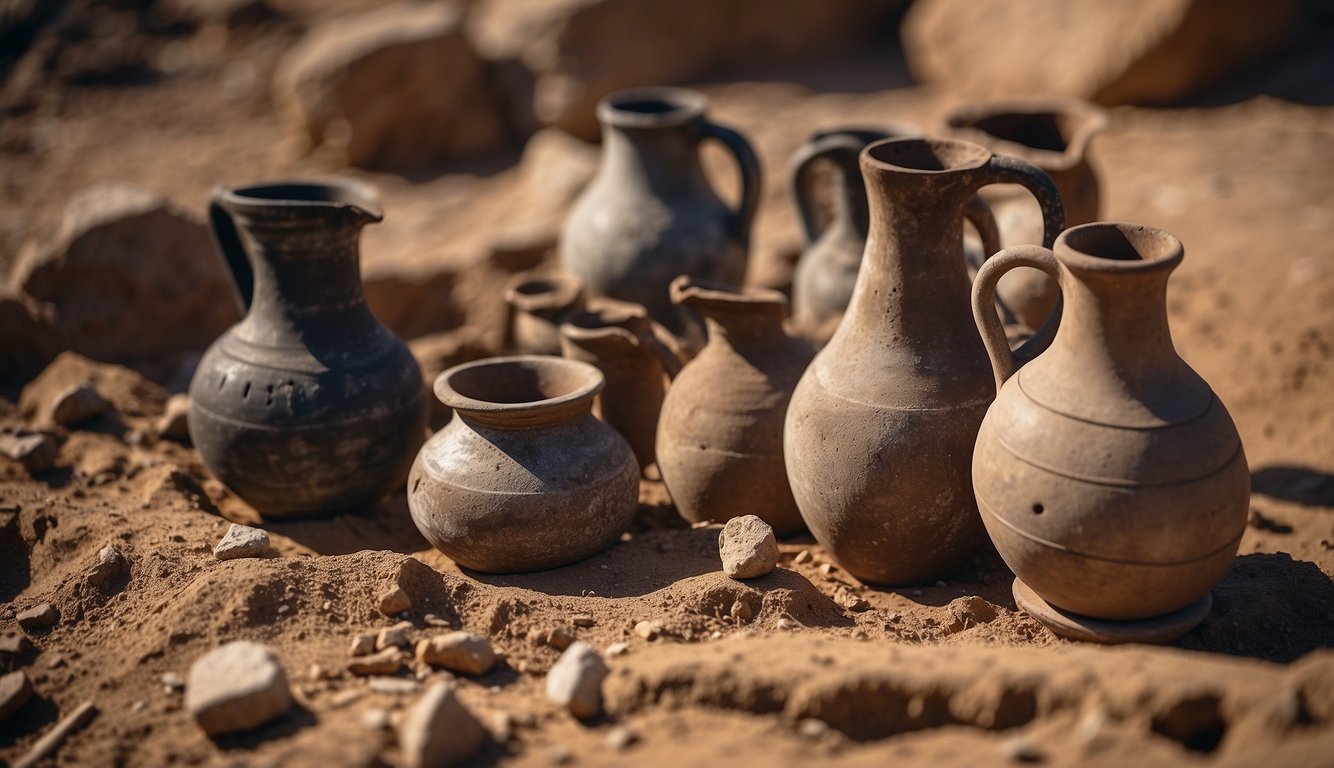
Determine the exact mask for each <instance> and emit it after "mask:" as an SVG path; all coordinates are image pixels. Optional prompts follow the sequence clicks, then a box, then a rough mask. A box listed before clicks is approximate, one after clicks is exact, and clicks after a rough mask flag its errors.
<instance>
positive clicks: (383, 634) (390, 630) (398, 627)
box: [375, 621, 412, 651]
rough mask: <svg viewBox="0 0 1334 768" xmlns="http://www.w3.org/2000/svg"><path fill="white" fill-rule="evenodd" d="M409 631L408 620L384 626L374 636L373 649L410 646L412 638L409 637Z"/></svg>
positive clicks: (410, 629)
mask: <svg viewBox="0 0 1334 768" xmlns="http://www.w3.org/2000/svg"><path fill="white" fill-rule="evenodd" d="M411 633H412V622H410V621H400V622H399V623H397V624H395V625H394V626H392V627H385V628H384V629H382V630H380V634H378V635H376V636H375V650H377V651H383V650H384V649H386V648H410V647H412V640H411V638H409V635H410V634H411Z"/></svg>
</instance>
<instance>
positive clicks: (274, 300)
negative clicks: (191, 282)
mask: <svg viewBox="0 0 1334 768" xmlns="http://www.w3.org/2000/svg"><path fill="white" fill-rule="evenodd" d="M209 216H210V224H211V225H212V230H213V237H214V240H215V242H216V243H217V246H218V250H219V251H221V253H222V255H223V257H224V259H225V260H226V262H227V266H228V268H229V269H230V271H231V274H232V277H233V278H234V280H235V283H236V287H237V292H238V294H239V296H240V299H241V303H242V306H243V309H244V311H245V313H246V314H245V317H244V318H243V319H242V320H241V322H239V323H237V324H236V325H235V326H233V327H232V328H231V329H230V330H228V331H227V332H226V333H224V334H223V335H222V336H221V337H219V338H218V340H217V341H215V342H214V343H213V345H212V346H211V347H209V349H208V351H207V352H206V353H205V354H204V357H203V359H202V360H201V361H200V363H199V368H198V369H197V370H196V371H195V375H194V379H193V381H191V383H190V415H189V425H190V438H191V440H192V441H193V442H194V444H195V447H196V448H198V449H199V453H200V456H201V457H202V458H203V460H204V463H205V465H207V466H208V468H209V470H210V471H212V472H213V474H214V475H216V476H217V478H218V479H219V480H221V481H222V482H223V483H224V484H225V485H226V486H227V487H228V488H229V489H231V490H232V491H233V492H234V493H235V494H236V495H237V496H239V497H241V498H242V499H244V500H245V501H246V503H248V504H250V505H251V506H252V507H254V508H255V510H256V511H258V512H259V513H260V514H262V515H265V516H271V517H286V516H293V515H308V514H319V513H330V512H337V511H341V510H349V509H359V508H364V507H366V506H369V505H371V504H373V503H375V501H376V500H377V499H379V498H380V497H381V496H383V495H384V494H385V492H387V491H388V490H389V489H390V488H392V487H393V486H395V485H396V484H398V483H401V482H402V480H403V476H404V473H405V472H406V471H407V468H408V464H409V463H410V462H411V461H412V456H413V454H415V453H416V451H417V447H418V446H419V445H421V441H422V437H423V436H424V434H425V432H424V430H425V427H426V410H427V408H426V406H427V403H426V397H425V391H424V388H423V387H422V380H421V372H420V370H419V369H418V367H417V362H416V360H414V359H413V358H412V355H411V354H410V353H409V352H408V348H407V346H406V345H404V344H403V342H402V341H400V340H399V339H398V338H397V337H396V336H394V335H393V334H392V333H390V332H389V331H388V330H387V329H385V327H384V326H382V325H380V323H379V322H378V321H376V319H375V317H374V316H373V315H371V312H370V309H369V308H367V306H366V301H365V299H364V298H363V296H362V286H361V273H360V268H359V264H358V250H357V241H358V238H359V236H360V232H361V228H362V227H363V226H365V225H366V224H369V223H371V222H376V221H379V220H380V218H381V214H380V212H379V211H378V209H377V208H376V206H375V204H374V203H373V202H372V196H371V194H370V193H369V191H368V190H366V189H364V188H362V187H360V186H358V185H354V184H351V183H328V184H305V183H298V182H291V183H278V184H269V185H263V186H253V187H243V188H239V189H225V188H222V187H219V188H218V189H217V190H215V191H214V193H213V198H212V203H211V205H210V209H209Z"/></svg>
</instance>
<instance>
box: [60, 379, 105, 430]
mask: <svg viewBox="0 0 1334 768" xmlns="http://www.w3.org/2000/svg"><path fill="white" fill-rule="evenodd" d="M110 408H111V403H108V402H107V399H106V398H105V397H102V394H101V393H100V392H98V391H97V387H95V386H93V383H92V382H91V381H83V382H80V383H78V384H75V385H74V386H72V387H69V388H68V389H65V390H63V391H61V392H59V393H57V394H56V397H55V399H54V400H53V401H52V402H51V420H52V421H54V422H55V423H57V424H59V425H61V426H64V427H69V426H74V425H76V424H82V423H83V422H85V421H88V420H89V419H95V418H97V417H98V416H101V415H102V414H104V413H106V412H107V410H108V409H110Z"/></svg>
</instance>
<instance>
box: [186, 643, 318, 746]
mask: <svg viewBox="0 0 1334 768" xmlns="http://www.w3.org/2000/svg"><path fill="white" fill-rule="evenodd" d="M291 706H292V692H291V690H290V689H289V688H288V686H287V673H285V672H284V671H283V668H282V665H281V664H279V663H278V660H277V659H276V658H275V657H274V655H273V653H272V652H271V651H270V650H269V649H268V648H267V647H266V646H264V645H262V644H260V643H254V642H250V641H248V640H236V641H233V642H230V643H227V644H226V645H223V646H220V647H218V648H215V649H213V650H212V651H209V652H208V653H206V654H204V655H203V656H202V657H200V658H199V659H198V660H197V661H195V663H194V664H192V665H191V666H190V682H189V684H188V685H187V686H186V689H185V708H186V709H187V710H189V712H190V714H192V715H194V718H195V722H197V723H198V724H199V727H200V728H202V729H204V733H207V734H208V735H209V736H220V735H222V734H226V733H234V732H236V731H247V730H250V729H251V728H255V727H257V726H260V725H263V724H264V723H267V722H269V721H270V720H273V719H274V718H276V717H279V716H281V715H282V714H283V713H285V712H287V710H288V709H289V708H291Z"/></svg>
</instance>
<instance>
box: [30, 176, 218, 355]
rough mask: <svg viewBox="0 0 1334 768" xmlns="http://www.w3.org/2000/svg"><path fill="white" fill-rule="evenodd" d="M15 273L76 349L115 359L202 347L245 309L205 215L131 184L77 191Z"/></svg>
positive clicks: (69, 344) (31, 244) (32, 245)
mask: <svg viewBox="0 0 1334 768" xmlns="http://www.w3.org/2000/svg"><path fill="white" fill-rule="evenodd" d="M11 282H12V287H13V288H14V289H17V290H21V291H22V292H23V293H25V294H27V295H28V296H31V297H33V298H34V299H37V300H39V301H41V302H46V303H47V304H49V305H51V306H52V308H53V310H52V311H53V315H52V323H53V324H54V326H55V328H56V330H57V331H58V333H59V334H60V335H61V337H62V338H64V339H65V340H66V342H67V343H68V346H69V348H70V349H73V350H74V351H76V352H79V353H80V354H84V355H87V356H89V357H92V358H95V359H97V360H105V361H109V362H133V361H141V360H146V359H149V358H154V357H158V356H161V355H164V354H170V353H178V352H184V351H188V350H195V349H202V348H203V347H205V346H207V345H208V344H209V342H211V341H213V339H214V338H216V337H217V336H218V335H219V334H220V333H222V332H223V331H224V330H226V329H227V327H228V326H229V325H231V324H232V323H233V322H235V321H236V319H237V318H238V311H237V307H236V301H235V299H234V298H233V291H232V287H231V283H230V281H229V279H228V277H227V275H226V272H225V268H224V267H223V265H222V261H221V260H220V259H219V258H218V257H217V255H216V254H215V253H214V250H213V244H212V243H211V242H210V240H209V234H208V229H207V228H206V227H205V226H204V224H203V222H202V221H201V220H200V219H199V218H198V217H197V216H195V215H193V214H189V213H186V212H185V211H183V210H181V209H178V208H177V207H175V206H174V205H172V204H171V203H170V202H169V201H167V200H166V199H165V198H163V197H160V196H158V195H155V194H153V193H151V192H147V191H145V190H142V189H138V188H135V187H129V186H124V185H106V186H99V187H94V188H92V189H89V190H87V191H85V192H83V193H82V194H80V195H78V196H77V197H75V198H74V199H73V200H72V201H71V202H70V203H69V205H68V206H67V208H66V209H65V215H64V220H63V222H62V224H61V228H60V231H59V233H58V235H57V236H56V237H55V238H54V239H53V240H51V241H50V242H42V243H37V242H32V243H28V244H27V245H25V246H24V248H23V249H22V250H21V252H20V253H19V257H18V261H17V263H16V264H15V267H14V271H13V273H12V274H11Z"/></svg>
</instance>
